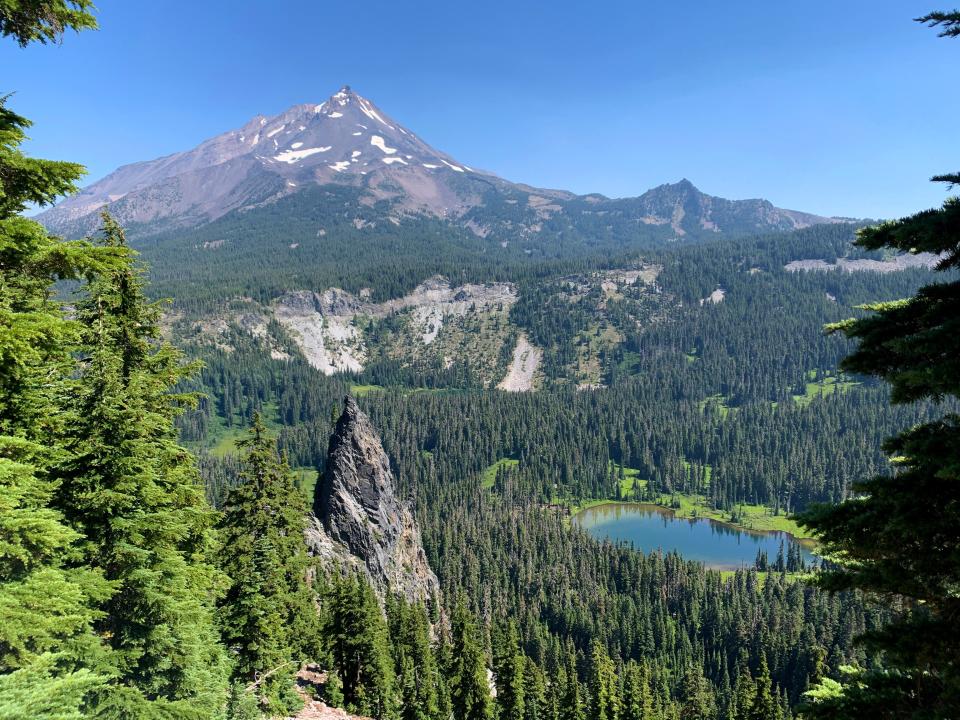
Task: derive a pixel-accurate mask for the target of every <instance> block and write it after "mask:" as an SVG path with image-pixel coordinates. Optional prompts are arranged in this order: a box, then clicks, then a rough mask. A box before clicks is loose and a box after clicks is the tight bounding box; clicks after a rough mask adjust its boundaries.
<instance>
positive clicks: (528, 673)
mask: <svg viewBox="0 0 960 720" xmlns="http://www.w3.org/2000/svg"><path fill="white" fill-rule="evenodd" d="M523 700H524V702H523V720H549V718H550V703H549V702H548V700H547V682H546V678H545V677H544V674H543V670H541V669H540V668H539V667H537V665H536V663H534V662H533V661H532V660H530V659H529V658H527V659H526V662H524V664H523Z"/></svg>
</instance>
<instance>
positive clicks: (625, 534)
mask: <svg viewBox="0 0 960 720" xmlns="http://www.w3.org/2000/svg"><path fill="white" fill-rule="evenodd" d="M681 520H686V521H687V522H686V523H683V524H680V521H681ZM570 522H571V524H573V523H576V524H577V525H578V526H579V527H581V528H582V529H584V530H586V531H587V532H588V533H590V534H591V535H592V536H593V537H594V538H596V539H597V540H607V541H609V542H613V543H615V544H619V545H625V546H633V547H636V548H637V549H638V550H641V551H644V552H650V551H652V550H653V549H654V548H659V549H661V550H662V551H664V552H671V551H676V552H678V553H679V554H680V555H682V556H685V557H689V558H690V559H693V560H696V561H699V562H704V563H705V564H706V565H708V566H710V567H713V568H714V569H719V570H724V569H726V570H730V569H740V568H743V567H749V566H751V565H752V564H753V562H754V560H755V555H754V554H753V551H754V548H755V549H756V550H757V551H760V550H763V551H764V552H765V553H766V554H767V556H768V557H769V559H770V561H771V562H772V561H773V560H774V558H775V557H776V556H777V553H778V551H779V550H780V549H781V548H782V547H784V545H786V546H794V545H796V546H798V547H799V550H800V551H801V552H803V554H804V555H805V556H806V560H807V561H808V562H811V561H812V560H813V557H814V556H815V549H816V547H817V543H816V542H815V541H814V540H812V539H809V538H801V537H797V536H796V535H795V534H793V533H791V532H789V531H787V530H784V529H780V528H763V529H760V528H756V527H745V526H743V525H739V524H737V523H733V522H730V521H727V520H725V519H721V518H717V517H711V516H710V515H708V514H705V513H691V512H688V513H684V512H678V511H677V508H671V507H668V506H666V505H664V504H660V503H649V502H647V503H642V502H620V501H615V500H606V501H598V502H592V503H590V504H589V505H588V506H586V507H580V508H577V509H576V511H575V512H572V513H571V515H570ZM692 538H693V539H692ZM749 543H752V545H751V544H749ZM745 544H747V547H749V551H747V554H746V555H744V554H743V553H744V545H745ZM724 553H730V554H732V556H731V557H727V556H726V555H725V554H724Z"/></svg>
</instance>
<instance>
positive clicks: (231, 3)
mask: <svg viewBox="0 0 960 720" xmlns="http://www.w3.org/2000/svg"><path fill="white" fill-rule="evenodd" d="M931 2H933V0H930V1H929V2H914V1H913V0H900V1H896V2H894V1H888V0H873V1H871V2H863V1H861V0H844V2H842V3H837V2H825V1H821V0H809V1H807V2H801V3H786V2H769V1H768V0H767V1H762V0H742V1H741V0H733V1H732V2H723V3H721V2H713V1H708V0H701V1H700V2H692V1H689V0H678V1H675V2H649V1H644V0H633V2H622V3H621V2H603V1H599V2H590V3H583V2H576V3H574V2H568V1H566V0H556V1H555V2H552V3H541V2H536V3H534V2H516V1H514V2H501V1H500V0H485V1H484V2H481V3H461V2H450V0H444V1H443V2H433V0H429V1H420V2H408V3H399V2H381V1H380V0H365V1H364V2H330V1H327V2H321V1H319V0H312V1H308V0H304V1H296V2H294V1H292V0H291V1H285V2H277V1H273V2H268V1H267V0H258V1H254V0H249V1H244V0H201V1H199V2H198V1H197V0H193V1H192V2H181V1H180V0H163V1H162V2H146V0H126V1H125V2H124V1H121V0H97V5H98V8H99V16H100V24H101V30H100V31H98V32H87V33H83V34H81V35H79V36H78V35H68V36H67V37H66V38H65V39H64V42H63V43H62V45H60V46H55V47H31V48H28V49H26V50H21V49H19V48H18V47H17V46H16V45H14V44H13V43H11V42H10V41H9V40H8V41H5V42H3V43H0V68H2V69H3V70H2V72H0V93H6V92H10V91H15V92H16V94H15V96H14V98H13V100H12V101H11V106H12V107H13V108H14V109H15V110H17V111H18V112H20V113H21V114H24V115H26V116H28V117H30V118H31V119H32V120H34V122H35V127H33V128H32V129H31V137H32V140H31V142H30V144H29V146H28V149H29V151H30V152H31V153H32V154H34V155H37V156H41V157H50V158H56V159H69V160H75V161H78V162H82V163H84V164H85V165H86V166H87V167H88V168H89V171H90V175H89V177H88V179H89V180H93V179H96V178H98V177H100V176H102V175H104V174H106V173H107V172H109V171H110V170H112V169H113V168H115V167H116V166H118V165H121V164H123V163H127V162H133V161H136V160H144V159H150V158H153V157H157V156H160V155H164V154H167V153H171V152H175V151H177V150H182V149H186V148H189V147H192V146H193V145H195V144H197V143H198V142H200V141H201V140H203V139H205V138H207V137H209V136H211V135H215V134H217V133H219V132H223V131H225V130H228V129H231V128H234V127H237V126H240V125H242V124H243V123H244V122H245V121H246V120H247V119H249V118H250V117H251V116H253V115H255V114H257V113H264V114H273V113H276V112H280V111H282V110H284V109H285V108H286V107H288V106H290V105H293V104H295V103H300V102H311V101H320V100H324V99H326V97H328V96H329V95H330V94H332V93H333V92H335V91H336V90H337V88H338V87H339V86H340V85H343V84H349V85H351V86H352V87H353V88H354V89H355V90H356V91H357V92H359V93H360V94H362V95H365V96H366V97H368V98H370V99H371V100H373V101H374V102H375V103H377V104H378V105H379V106H380V107H381V108H382V109H383V110H385V111H386V112H388V113H389V114H390V115H392V116H393V117H394V118H395V119H396V120H398V121H399V122H401V123H403V124H404V125H406V126H407V127H409V128H411V129H413V130H415V131H416V132H417V133H418V134H419V135H420V136H421V137H422V138H424V139H425V140H426V141H427V142H429V143H431V144H432V145H434V146H435V147H437V148H439V149H441V150H444V151H446V152H448V153H450V154H451V155H453V156H454V157H456V158H458V159H460V160H461V161H462V162H465V163H467V164H468V165H471V166H476V167H483V168H485V169H487V170H490V171H493V172H496V173H497V174H499V175H501V176H503V177H505V178H508V179H510V180H514V181H518V182H526V183H529V184H532V185H538V186H546V187H559V188H565V189H570V190H573V191H576V192H601V193H604V194H606V195H610V196H627V195H638V194H640V193H642V192H643V191H645V190H646V189H648V188H650V187H652V186H655V185H659V184H661V183H664V182H673V181H676V180H679V179H680V178H682V177H687V178H689V179H690V180H692V181H693V182H694V183H695V184H696V185H698V186H699V187H700V188H701V189H702V190H704V191H706V192H709V193H712V194H715V195H721V196H724V197H729V198H746V197H766V198H769V199H770V200H772V201H773V202H774V203H776V204H778V205H780V206H783V207H788V208H792V209H797V210H806V211H810V212H817V213H823V214H830V215H849V216H857V217H892V216H897V215H900V214H904V213H907V212H911V211H915V210H918V209H922V208H925V207H929V206H933V205H938V204H939V203H940V202H942V200H943V198H944V197H945V196H946V193H945V191H944V189H943V188H942V187H938V186H936V185H933V184H931V183H929V182H927V179H928V178H929V177H930V176H931V175H933V174H935V173H938V172H946V171H956V170H958V169H960V152H958V151H960V142H958V133H957V117H960V93H957V92H956V89H955V88H956V80H957V68H958V65H960V40H947V39H940V38H937V37H936V33H935V32H934V31H933V30H930V29H926V28H924V27H922V26H920V25H918V24H916V23H914V22H912V21H911V18H913V17H915V16H917V15H920V14H923V13H924V12H926V11H927V10H930V9H935V8H938V7H940V6H939V5H936V4H932V5H931ZM947 9H949V8H947Z"/></svg>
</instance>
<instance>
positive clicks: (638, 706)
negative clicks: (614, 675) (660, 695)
mask: <svg viewBox="0 0 960 720" xmlns="http://www.w3.org/2000/svg"><path fill="white" fill-rule="evenodd" d="M620 717H621V720H654V712H653V695H652V693H651V692H650V674H649V671H648V670H647V665H646V662H645V661H644V662H641V663H638V662H635V661H633V660H631V661H629V662H628V663H627V664H626V665H625V666H624V678H623V711H622V714H621V716H620Z"/></svg>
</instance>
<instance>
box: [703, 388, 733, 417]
mask: <svg viewBox="0 0 960 720" xmlns="http://www.w3.org/2000/svg"><path fill="white" fill-rule="evenodd" d="M727 400H728V398H727V397H726V396H724V395H721V394H719V393H717V394H716V395H711V396H709V397H707V398H704V399H703V400H701V401H700V402H698V403H697V407H699V408H700V412H702V413H705V412H706V411H707V408H708V407H709V408H710V409H711V410H712V411H713V412H715V413H716V414H717V415H719V416H720V419H721V420H726V419H727V415H729V414H730V413H732V412H736V408H732V407H730V406H729V405H727Z"/></svg>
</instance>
